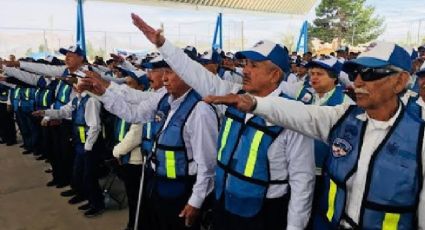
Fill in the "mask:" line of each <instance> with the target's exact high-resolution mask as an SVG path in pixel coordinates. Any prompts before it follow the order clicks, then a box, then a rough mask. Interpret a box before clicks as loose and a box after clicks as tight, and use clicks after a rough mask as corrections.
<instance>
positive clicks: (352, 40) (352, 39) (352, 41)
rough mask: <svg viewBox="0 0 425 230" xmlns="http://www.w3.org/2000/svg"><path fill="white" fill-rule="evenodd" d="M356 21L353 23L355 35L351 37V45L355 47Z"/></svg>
mask: <svg viewBox="0 0 425 230" xmlns="http://www.w3.org/2000/svg"><path fill="white" fill-rule="evenodd" d="M354 25H355V24H354V21H353V34H352V35H351V45H352V46H354V33H355V32H356V27H355V26H354Z"/></svg>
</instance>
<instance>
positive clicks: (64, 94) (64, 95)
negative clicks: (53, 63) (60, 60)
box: [53, 69, 72, 109]
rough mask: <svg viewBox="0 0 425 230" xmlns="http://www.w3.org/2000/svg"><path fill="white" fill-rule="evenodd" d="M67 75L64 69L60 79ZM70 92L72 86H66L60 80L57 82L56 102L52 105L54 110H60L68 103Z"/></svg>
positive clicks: (67, 72)
mask: <svg viewBox="0 0 425 230" xmlns="http://www.w3.org/2000/svg"><path fill="white" fill-rule="evenodd" d="M68 75H69V71H68V69H66V70H65V71H64V72H63V74H62V77H67V76H68ZM71 92H72V86H70V85H68V84H66V83H65V82H64V81H62V80H60V81H59V88H58V92H57V95H56V100H55V103H54V105H53V108H54V109H60V108H61V107H62V106H64V105H66V104H68V102H69V101H70V97H71Z"/></svg>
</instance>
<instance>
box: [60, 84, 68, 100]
mask: <svg viewBox="0 0 425 230" xmlns="http://www.w3.org/2000/svg"><path fill="white" fill-rule="evenodd" d="M68 88H69V85H65V87H64V88H63V90H62V97H61V101H62V102H65V97H66V94H65V93H66V91H67V90H68Z"/></svg>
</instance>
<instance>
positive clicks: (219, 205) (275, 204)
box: [213, 195, 289, 230]
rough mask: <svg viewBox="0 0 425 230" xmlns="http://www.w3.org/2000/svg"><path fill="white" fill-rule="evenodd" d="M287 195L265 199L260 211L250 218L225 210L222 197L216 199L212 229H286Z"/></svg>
mask: <svg viewBox="0 0 425 230" xmlns="http://www.w3.org/2000/svg"><path fill="white" fill-rule="evenodd" d="M288 203H289V196H288V195H285V196H283V197H281V198H275V199H266V200H265V201H264V203H263V207H262V209H261V210H260V212H259V213H258V214H257V215H255V216H253V217H250V218H247V217H241V216H238V215H235V214H232V213H230V212H228V211H227V210H225V207H224V199H223V198H222V199H220V200H218V201H216V205H215V210H214V220H213V229H215V230H238V229H241V230H275V229H276V230H278V229H279V230H281V229H286V225H287V213H288Z"/></svg>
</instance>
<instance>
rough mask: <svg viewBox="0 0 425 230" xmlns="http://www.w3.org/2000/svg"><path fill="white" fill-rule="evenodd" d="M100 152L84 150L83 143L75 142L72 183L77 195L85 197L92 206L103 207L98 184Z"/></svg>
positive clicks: (101, 194)
mask: <svg viewBox="0 0 425 230" xmlns="http://www.w3.org/2000/svg"><path fill="white" fill-rule="evenodd" d="M99 164H100V154H99V152H98V151H96V147H94V148H93V151H89V152H85V151H84V144H81V143H76V144H75V159H74V167H73V176H72V184H73V188H74V189H75V190H76V191H77V193H78V194H79V195H82V196H83V197H85V198H87V199H88V200H89V203H90V205H91V206H92V207H93V208H98V209H100V208H104V207H105V204H104V198H103V193H102V189H101V188H100V185H99V176H98V174H99Z"/></svg>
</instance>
